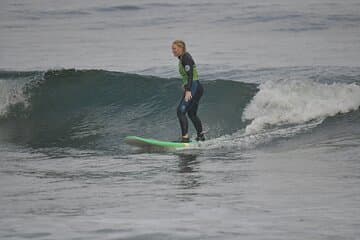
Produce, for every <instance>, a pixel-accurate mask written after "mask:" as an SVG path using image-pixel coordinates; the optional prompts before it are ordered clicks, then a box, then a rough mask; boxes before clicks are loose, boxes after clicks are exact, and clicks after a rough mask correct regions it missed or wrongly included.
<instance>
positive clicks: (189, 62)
mask: <svg viewBox="0 0 360 240" xmlns="http://www.w3.org/2000/svg"><path fill="white" fill-rule="evenodd" d="M181 63H182V65H183V66H184V69H185V72H186V74H187V76H188V81H187V84H185V86H184V88H185V100H186V101H188V100H190V99H191V98H192V96H191V85H192V82H193V70H194V60H193V59H192V58H191V56H190V55H189V54H185V55H184V57H183V59H182V61H181Z"/></svg>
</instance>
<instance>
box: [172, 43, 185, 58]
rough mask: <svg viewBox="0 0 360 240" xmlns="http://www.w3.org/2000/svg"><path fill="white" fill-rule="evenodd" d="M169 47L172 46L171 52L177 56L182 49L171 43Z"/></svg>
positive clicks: (180, 53)
mask: <svg viewBox="0 0 360 240" xmlns="http://www.w3.org/2000/svg"><path fill="white" fill-rule="evenodd" d="M171 48H172V53H173V54H174V56H175V57H179V56H181V55H182V53H183V49H182V48H181V47H179V46H178V45H176V44H173V45H172V47H171Z"/></svg>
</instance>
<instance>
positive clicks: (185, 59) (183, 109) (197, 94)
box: [177, 52, 204, 137]
mask: <svg viewBox="0 0 360 240" xmlns="http://www.w3.org/2000/svg"><path fill="white" fill-rule="evenodd" d="M179 72H180V75H181V77H182V83H183V87H184V90H185V91H191V96H192V98H191V99H190V100H189V101H187V102H186V101H185V91H184V93H183V96H182V98H181V101H180V103H179V106H178V107H177V116H178V118H179V122H180V127H181V133H182V136H184V135H186V134H187V133H188V120H187V117H186V113H187V114H188V116H189V118H190V120H191V121H192V123H193V124H194V127H195V129H196V132H197V135H198V137H199V136H203V133H202V131H203V129H202V124H201V120H200V119H199V117H198V116H197V109H198V107H199V101H200V98H201V96H202V95H203V91H204V90H203V87H202V85H201V84H200V81H199V77H198V73H197V69H196V65H195V62H194V60H193V58H192V57H191V55H190V53H188V52H185V53H184V54H183V55H182V56H180V57H179Z"/></svg>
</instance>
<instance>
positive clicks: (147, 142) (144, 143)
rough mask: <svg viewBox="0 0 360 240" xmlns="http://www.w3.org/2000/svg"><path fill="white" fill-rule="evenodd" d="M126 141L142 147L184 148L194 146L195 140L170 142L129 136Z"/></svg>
mask: <svg viewBox="0 0 360 240" xmlns="http://www.w3.org/2000/svg"><path fill="white" fill-rule="evenodd" d="M125 143H127V144H129V145H132V146H136V147H140V148H164V149H183V148H188V147H191V146H194V144H195V142H189V143H182V142H170V141H160V140H156V139H152V138H143V137H137V136H127V137H126V138H125Z"/></svg>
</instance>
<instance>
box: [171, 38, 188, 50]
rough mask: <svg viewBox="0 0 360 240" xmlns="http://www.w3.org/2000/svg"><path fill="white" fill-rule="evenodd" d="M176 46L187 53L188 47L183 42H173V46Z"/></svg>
mask: <svg viewBox="0 0 360 240" xmlns="http://www.w3.org/2000/svg"><path fill="white" fill-rule="evenodd" d="M174 44H175V45H176V46H178V47H180V48H182V49H183V52H184V53H185V52H186V45H185V42H184V41H183V40H175V41H173V45H174Z"/></svg>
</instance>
